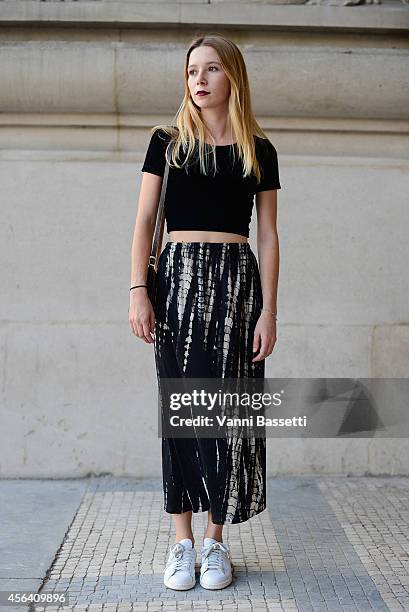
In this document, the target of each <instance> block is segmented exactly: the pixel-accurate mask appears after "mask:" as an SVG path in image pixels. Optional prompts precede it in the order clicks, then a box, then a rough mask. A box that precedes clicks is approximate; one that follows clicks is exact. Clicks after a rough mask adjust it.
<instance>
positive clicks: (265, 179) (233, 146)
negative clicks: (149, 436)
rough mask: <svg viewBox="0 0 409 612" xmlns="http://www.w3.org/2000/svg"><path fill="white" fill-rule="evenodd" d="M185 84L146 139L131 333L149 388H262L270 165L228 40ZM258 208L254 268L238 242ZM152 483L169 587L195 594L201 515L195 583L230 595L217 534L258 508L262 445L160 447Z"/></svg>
mask: <svg viewBox="0 0 409 612" xmlns="http://www.w3.org/2000/svg"><path fill="white" fill-rule="evenodd" d="M184 78H185V94H184V98H183V101H182V104H181V106H180V108H179V110H178V112H177V114H176V117H175V122H174V123H175V124H176V125H174V126H157V127H156V128H154V131H153V134H152V136H151V140H150V143H149V146H148V149H147V152H146V157H145V161H144V164H143V167H142V172H143V179H142V184H141V190H140V197H139V204H138V213H137V218H136V224H135V232H134V238H133V244H132V273H131V292H130V308H129V322H130V325H131V329H132V332H133V333H134V334H135V335H136V336H137V337H138V338H140V339H142V340H143V341H144V342H146V343H154V349H155V363H156V369H157V376H158V380H160V379H161V377H164V378H179V377H193V378H209V377H218V378H224V377H230V378H240V377H251V378H258V377H260V378H264V366H265V361H264V360H265V358H266V357H267V356H268V355H270V354H271V352H272V350H273V347H274V345H275V342H276V300H277V284H278V270H279V244H278V235H277V228H276V215H277V189H280V182H279V170H278V160H277V152H276V149H275V148H274V146H273V145H272V144H271V142H270V141H269V140H268V138H267V137H266V135H265V134H264V132H263V131H262V130H261V128H260V127H259V125H258V123H257V121H256V119H255V117H254V115H253V113H252V109H251V100H250V91H249V84H248V78H247V72H246V66H245V63H244V60H243V57H242V54H241V52H240V50H239V49H238V48H237V46H236V45H235V44H234V43H233V42H232V41H230V40H228V39H226V38H224V37H223V36H220V35H218V34H214V35H207V36H203V37H200V38H198V39H196V40H194V41H193V43H192V44H191V46H190V48H189V50H188V52H187V56H186V63H185V70H184ZM169 145H172V149H171V148H170V146H169ZM166 160H168V161H169V163H170V169H169V176H168V183H167V189H166V199H165V218H166V223H167V232H168V234H169V238H170V240H169V241H168V242H167V243H166V245H165V247H164V249H163V251H162V252H161V255H160V257H159V261H158V264H157V275H158V276H157V278H158V294H157V296H158V297H157V306H156V308H155V312H154V310H153V307H152V304H151V302H150V301H149V299H148V296H147V290H146V270H147V263H148V258H149V255H150V249H151V243H152V237H153V232H154V226H155V219H156V212H157V207H158V201H159V196H160V189H161V185H162V177H163V175H164V169H165V162H166ZM254 196H256V198H255V199H256V208H257V247H258V258H259V263H260V269H259V267H258V263H257V259H256V257H255V255H254V253H253V251H252V249H251V248H250V245H249V243H248V237H249V223H250V219H251V214H252V207H253V204H254ZM152 334H153V337H152ZM162 471H163V487H164V499H165V502H164V510H165V511H166V512H168V513H170V514H171V515H172V517H173V521H174V525H175V528H176V536H175V542H174V544H173V545H172V546H171V549H170V551H169V556H168V559H167V563H166V567H165V576H164V583H165V585H166V586H167V587H169V588H172V589H177V590H184V589H189V588H192V587H193V586H194V585H195V559H196V552H195V549H194V543H195V540H194V537H193V533H192V525H191V520H192V512H199V511H205V510H207V511H208V525H207V530H206V532H205V534H204V542H203V546H202V547H201V558H202V565H201V570H200V584H201V585H202V586H203V587H204V588H208V589H218V588H223V587H225V586H227V585H228V584H230V582H231V581H232V571H231V563H230V550H229V546H228V544H226V543H224V542H223V538H222V530H223V525H224V524H226V523H242V522H244V521H247V520H248V519H250V518H251V517H253V516H255V515H257V514H259V513H260V512H262V511H263V510H264V509H265V508H266V481H265V479H266V445H265V438H246V439H241V440H240V443H238V441H237V439H235V438H233V437H231V438H228V437H226V438H225V439H220V438H217V439H216V438H213V439H211V438H206V439H204V438H190V439H184V438H183V439H182V438H175V439H173V438H162Z"/></svg>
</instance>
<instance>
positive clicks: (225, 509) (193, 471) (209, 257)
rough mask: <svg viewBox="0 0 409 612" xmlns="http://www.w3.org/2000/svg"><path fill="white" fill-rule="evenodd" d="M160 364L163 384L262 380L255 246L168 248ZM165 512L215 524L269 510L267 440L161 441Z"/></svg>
mask: <svg viewBox="0 0 409 612" xmlns="http://www.w3.org/2000/svg"><path fill="white" fill-rule="evenodd" d="M157 275H158V276H157V279H158V294H157V306H156V311H155V319H156V320H155V363H156V370H157V376H158V381H159V380H160V377H164V378H180V377H189V378H209V377H210V378H212V377H216V378H227V377H229V378H240V377H250V378H264V372H265V361H264V360H262V361H256V362H252V359H253V357H254V353H253V339H254V329H255V325H256V323H257V320H258V318H259V316H260V312H261V308H262V290H261V281H260V274H259V267H258V263H257V259H256V257H255V255H254V253H253V251H252V249H251V247H250V245H249V243H247V242H246V243H238V242H230V243H229V242H167V243H166V245H165V247H164V249H163V251H162V253H161V255H160V258H159V261H158V267H157ZM162 474H163V490H164V510H165V511H166V512H168V513H171V514H174V513H181V512H186V511H188V510H192V511H193V512H199V511H205V510H211V513H212V521H213V523H215V524H219V525H222V524H225V523H242V522H244V521H247V520H248V519H249V518H251V517H252V516H255V515H256V514H259V513H260V512H262V511H263V510H264V509H265V508H266V440H265V438H256V437H246V438H240V440H239V441H238V440H237V438H234V437H230V438H229V437H226V438H222V439H221V438H200V437H199V438H197V437H196V438H165V437H163V438H162Z"/></svg>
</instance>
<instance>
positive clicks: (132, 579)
mask: <svg viewBox="0 0 409 612" xmlns="http://www.w3.org/2000/svg"><path fill="white" fill-rule="evenodd" d="M267 490H268V509H267V510H265V511H264V512H262V513H261V514H259V515H258V516H257V517H254V518H252V519H251V520H249V521H247V522H246V523H241V524H239V525H226V526H225V528H224V532H223V534H224V535H223V539H224V541H226V542H228V543H229V544H230V547H231V551H232V561H233V583H232V584H231V585H230V586H229V587H227V588H225V589H222V590H216V591H209V590H206V589H203V588H202V587H200V585H199V581H197V584H196V587H195V588H194V589H191V590H189V591H184V592H183V591H181V592H177V591H172V590H171V589H167V588H166V587H165V586H164V584H163V565H164V561H165V558H166V555H167V551H168V549H169V546H170V545H171V544H172V543H173V541H174V536H173V528H172V521H171V517H170V516H169V515H168V514H166V513H165V512H164V510H163V508H162V504H163V493H162V487H161V481H160V480H159V479H158V480H137V479H130V478H113V477H110V476H103V477H99V478H90V479H80V480H58V481H51V480H46V481H44V480H18V481H17V480H9V481H7V480H3V481H0V501H1V516H0V585H1V589H2V590H3V591H4V590H8V589H19V590H22V589H29V588H31V589H35V590H36V591H39V592H50V591H67V593H68V595H69V605H68V606H65V607H60V608H57V607H56V606H47V607H44V605H42V606H40V605H36V606H35V608H34V607H32V608H31V612H34V610H35V612H37V611H40V610H45V611H48V612H52V611H54V610H57V609H60V610H75V611H76V612H86V611H99V610H100V611H107V612H114V611H115V612H122V611H123V612H131V611H133V610H146V611H149V612H150V611H152V612H153V611H159V610H160V611H162V612H170V611H177V610H192V611H197V612H199V611H202V610H206V611H207V610H212V611H213V610H226V611H227V610H242V611H246V612H247V611H253V612H258V611H261V610H285V611H287V610H288V611H290V610H291V611H294V610H299V611H301V612H310V611H311V612H312V611H314V612H321V611H322V612H323V611H326V612H338V611H354V610H358V611H364V610H377V611H380V612H381V611H382V612H383V611H388V610H392V611H394V610H409V542H408V537H409V478H406V477H382V478H377V477H362V478H351V477H350V478H348V477H317V478H315V477H314V478H312V477H297V478H273V479H269V481H268V485H267ZM12 502H15V505H13V503H12ZM206 520H207V513H206V512H204V513H198V514H194V515H193V524H194V534H195V539H196V546H197V548H198V550H199V549H200V545H201V539H202V535H203V532H204V528H205V523H206ZM23 542H24V545H23ZM198 561H199V556H198ZM199 567H200V566H199V565H197V573H199ZM0 609H1V612H3V610H4V612H17V611H18V612H20V610H21V611H23V610H24V612H26V611H28V610H29V608H25V607H20V608H17V607H9V606H7V607H6V606H0Z"/></svg>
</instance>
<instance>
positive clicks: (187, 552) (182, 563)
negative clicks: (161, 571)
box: [168, 542, 193, 571]
mask: <svg viewBox="0 0 409 612" xmlns="http://www.w3.org/2000/svg"><path fill="white" fill-rule="evenodd" d="M170 551H171V553H172V554H173V556H174V559H172V556H171V557H170V559H169V561H168V565H169V566H170V565H171V566H173V569H174V570H175V571H176V570H179V569H185V570H189V569H190V562H191V555H192V551H193V548H184V546H183V544H179V542H176V544H174V545H173V546H172V548H171V549H170Z"/></svg>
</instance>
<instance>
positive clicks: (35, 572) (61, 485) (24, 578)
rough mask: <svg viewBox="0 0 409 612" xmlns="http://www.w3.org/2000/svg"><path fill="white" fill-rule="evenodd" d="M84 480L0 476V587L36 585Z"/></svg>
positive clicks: (11, 610) (13, 611) (19, 609)
mask: <svg viewBox="0 0 409 612" xmlns="http://www.w3.org/2000/svg"><path fill="white" fill-rule="evenodd" d="M88 484H89V480H88V479H75V480H70V479H64V480H34V479H33V480H28V479H24V480H23V479H10V480H0V590H1V591H7V590H17V591H37V590H38V589H39V588H40V587H41V584H42V582H43V579H44V577H45V575H46V573H47V570H48V568H49V567H50V566H51V564H52V562H53V560H54V557H55V554H56V552H57V550H58V549H59V547H60V545H61V542H62V541H63V539H64V536H65V533H66V532H67V530H68V529H69V526H70V523H71V521H72V519H73V516H74V515H75V512H76V510H77V508H78V507H79V505H80V504H81V500H82V496H83V495H84V492H85V490H86V488H87V486H88ZM3 607H4V609H5V610H6V611H7V612H23V611H25V610H26V607H23V606H13V607H10V606H7V607H6V606H0V610H1V608H3ZM1 612H2V610H1Z"/></svg>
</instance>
